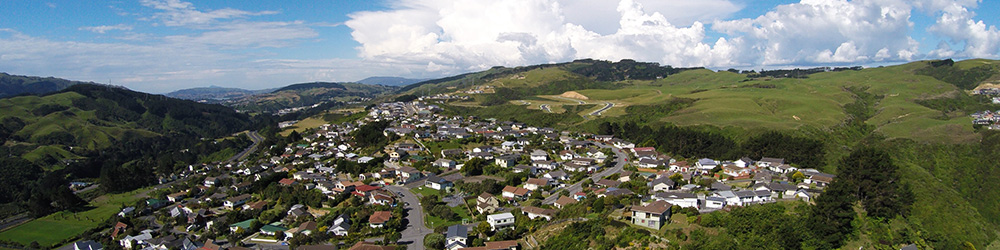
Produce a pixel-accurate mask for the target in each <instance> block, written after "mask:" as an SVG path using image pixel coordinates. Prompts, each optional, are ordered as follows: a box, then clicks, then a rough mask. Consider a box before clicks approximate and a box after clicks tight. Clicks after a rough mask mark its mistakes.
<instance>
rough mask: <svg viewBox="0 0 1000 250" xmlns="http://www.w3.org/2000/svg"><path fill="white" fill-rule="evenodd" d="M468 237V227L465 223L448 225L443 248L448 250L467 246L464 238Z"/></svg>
mask: <svg viewBox="0 0 1000 250" xmlns="http://www.w3.org/2000/svg"><path fill="white" fill-rule="evenodd" d="M468 239H469V228H468V227H465V225H453V226H450V227H448V233H447V234H445V245H444V248H445V249H448V250H456V249H459V248H465V247H466V246H468V243H467V242H466V240H468Z"/></svg>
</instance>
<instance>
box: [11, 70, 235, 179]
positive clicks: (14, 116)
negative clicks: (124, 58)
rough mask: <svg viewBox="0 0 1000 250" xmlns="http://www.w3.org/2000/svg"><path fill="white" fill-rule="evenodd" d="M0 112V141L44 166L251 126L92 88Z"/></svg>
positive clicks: (180, 104) (219, 109)
mask: <svg viewBox="0 0 1000 250" xmlns="http://www.w3.org/2000/svg"><path fill="white" fill-rule="evenodd" d="M0 110H4V112H0V139H2V140H4V141H6V144H5V145H13V147H12V148H17V150H14V151H16V152H19V153H17V154H16V155H21V156H22V157H23V158H25V159H28V160H31V161H33V162H35V163H36V164H39V165H43V166H48V165H52V164H54V163H56V162H59V161H61V160H65V159H74V158H79V157H80V156H81V155H85V154H89V153H90V152H94V151H97V150H103V149H108V148H111V147H115V146H116V145H118V143H120V142H122V141H125V140H128V139H129V138H134V137H158V136H164V135H171V136H187V137H195V138H199V137H204V138H216V137H220V136H227V135H229V134H232V133H234V132H238V131H243V130H246V129H248V128H249V127H250V125H251V121H250V117H249V116H247V115H244V114H239V113H236V112H235V111H233V110H232V109H230V108H227V107H223V106H219V105H209V104H200V103H196V102H192V101H186V100H179V99H173V98H168V97H165V96H162V95H152V94H146V93H140V92H135V91H131V90H127V89H123V88H117V87H110V86H103V85H94V84H76V85H72V86H70V87H68V88H66V89H64V90H62V91H59V92H54V93H50V94H46V95H27V96H17V97H12V98H5V99H0Z"/></svg>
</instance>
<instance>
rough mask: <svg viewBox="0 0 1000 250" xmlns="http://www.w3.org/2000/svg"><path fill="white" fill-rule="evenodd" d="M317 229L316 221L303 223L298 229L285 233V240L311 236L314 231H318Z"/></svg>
mask: <svg viewBox="0 0 1000 250" xmlns="http://www.w3.org/2000/svg"><path fill="white" fill-rule="evenodd" d="M316 228H317V224H316V222H315V221H306V222H302V224H299V226H298V227H296V228H292V229H288V231H285V238H291V237H295V236H296V235H310V234H312V232H313V231H316Z"/></svg>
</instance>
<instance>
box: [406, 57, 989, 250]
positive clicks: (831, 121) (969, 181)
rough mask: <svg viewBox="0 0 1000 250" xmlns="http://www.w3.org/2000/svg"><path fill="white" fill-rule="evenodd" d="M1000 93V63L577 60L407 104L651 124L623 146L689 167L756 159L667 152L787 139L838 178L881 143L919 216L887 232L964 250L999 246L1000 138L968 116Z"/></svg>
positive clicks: (542, 120)
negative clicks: (771, 66) (805, 141)
mask: <svg viewBox="0 0 1000 250" xmlns="http://www.w3.org/2000/svg"><path fill="white" fill-rule="evenodd" d="M998 83H1000V61H993V60H982V59H974V60H965V61H960V62H954V61H951V60H950V59H949V60H938V61H917V62H911V63H906V64H901V65H894V66H885V67H877V68H865V69H862V68H860V67H853V68H817V69H807V70H774V71H767V72H742V71H736V70H727V71H718V72H716V71H711V70H707V69H699V68H687V69H678V68H670V67H667V66H660V65H656V64H649V63H636V62H634V61H627V60H626V61H622V62H615V63H612V62H603V61H593V60H578V61H574V62H570V63H560V64H546V65H536V66H527V67H516V68H503V67H495V68H492V69H489V70H486V71H482V72H473V73H468V74H463V75H458V76H453V77H448V78H442V79H435V80H428V81H424V82H421V83H416V84H413V85H409V86H406V87H404V88H403V89H401V90H400V94H414V95H431V94H446V93H447V94H461V95H469V96H470V97H472V98H470V99H469V100H453V101H447V102H446V101H442V102H441V104H442V106H443V107H444V108H445V109H446V112H451V113H453V114H461V115H475V116H479V117H493V118H497V119H501V120H516V121H520V122H526V123H528V124H532V125H536V126H552V127H556V128H561V129H571V130H583V131H585V132H591V133H609V132H611V133H616V134H622V131H621V130H625V129H626V128H628V129H629V130H636V129H640V128H642V127H643V126H648V127H649V128H650V129H648V130H641V131H643V132H641V133H640V134H639V135H638V136H636V135H633V136H632V137H629V136H624V138H625V139H629V140H633V142H635V143H652V144H651V145H654V146H657V148H658V149H661V150H666V151H665V152H664V153H666V154H668V155H671V156H674V157H680V158H682V159H684V158H690V159H697V158H700V157H712V158H719V159H730V157H739V156H741V155H744V154H746V153H747V152H746V151H745V150H744V149H742V148H739V147H734V148H721V150H717V151H716V152H720V153H717V155H710V154H712V153H708V151H704V152H702V153H698V152H699V151H697V150H695V151H687V152H679V151H678V152H673V151H669V149H670V148H677V147H675V146H676V145H675V144H690V143H695V144H705V145H706V146H709V147H708V148H715V149H720V148H718V147H711V145H708V144H712V143H714V142H722V143H728V144H722V145H740V144H741V143H743V142H745V141H748V140H751V139H752V138H757V136H760V135H765V134H767V133H769V132H772V131H776V132H780V133H782V134H787V135H790V136H794V137H799V138H809V139H815V140H818V141H821V142H822V143H823V145H824V146H823V148H824V150H823V151H824V152H825V156H823V158H824V159H819V160H815V162H818V163H817V165H810V166H800V167H808V168H817V169H821V170H823V171H828V172H833V173H836V172H837V165H838V164H839V160H840V159H841V158H842V157H844V156H846V155H847V154H849V152H851V151H852V150H853V149H856V148H859V147H864V146H877V147H880V148H884V149H886V150H887V151H888V152H891V154H890V155H891V156H892V160H893V161H894V162H895V164H897V165H899V168H900V172H901V176H902V181H903V183H901V185H907V186H909V187H912V190H913V193H914V194H915V201H914V203H913V205H912V208H911V212H910V213H909V215H908V216H906V217H903V218H897V219H892V220H891V221H890V222H887V223H891V224H892V226H891V227H892V228H894V230H895V229H898V228H899V227H906V228H910V230H916V231H918V232H920V233H919V234H921V235H922V236H920V237H921V238H922V239H923V240H926V241H927V242H928V243H929V244H930V245H931V246H934V247H936V248H941V249H951V248H958V247H959V246H961V245H962V244H965V243H969V244H972V245H974V246H976V247H977V248H985V247H986V246H988V245H989V246H992V247H997V246H1000V240H998V235H1000V231H998V230H997V228H1000V184H998V183H997V182H996V181H995V179H1000V173H998V172H997V171H995V170H994V169H992V168H993V167H992V166H995V165H996V164H1000V163H998V162H997V160H995V159H997V158H998V156H997V155H996V153H995V149H996V148H997V147H998V146H997V145H998V143H997V140H998V139H997V138H1000V136H997V133H996V132H994V131H985V130H984V129H976V128H974V127H973V124H972V119H971V118H970V117H969V114H971V113H973V112H977V111H982V110H1000V106H998V105H994V104H991V103H990V102H989V99H988V98H985V97H983V96H977V95H972V92H971V90H973V89H977V88H983V87H997V86H1000V85H998ZM608 124H611V125H612V126H608ZM609 127H611V128H619V129H618V130H617V131H616V130H615V129H610V130H608V128H609ZM676 128H680V129H676ZM657 129H660V131H663V130H662V129H667V131H668V132H666V133H667V134H669V133H687V134H688V135H690V136H699V137H698V138H697V139H689V138H683V136H681V137H679V138H675V139H678V140H677V141H666V140H663V139H661V138H651V137H652V135H651V134H648V133H647V132H651V131H657ZM678 131H680V132H678ZM642 133H647V134H642ZM624 134H629V133H627V132H626V133H624ZM633 134H634V133H633ZM661 134H662V133H661ZM720 136H721V137H720ZM691 152H695V153H691ZM776 157H787V156H776ZM732 159H735V158H732ZM876 234H877V233H874V232H872V231H862V232H861V233H860V236H858V237H856V238H853V239H852V240H851V241H850V242H849V243H848V246H856V245H860V246H865V245H870V244H871V241H874V240H873V238H875V235H876Z"/></svg>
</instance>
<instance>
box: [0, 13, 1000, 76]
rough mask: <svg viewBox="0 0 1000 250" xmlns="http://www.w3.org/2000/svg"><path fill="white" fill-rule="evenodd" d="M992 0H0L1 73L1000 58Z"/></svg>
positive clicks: (302, 72) (419, 72)
mask: <svg viewBox="0 0 1000 250" xmlns="http://www.w3.org/2000/svg"><path fill="white" fill-rule="evenodd" d="M998 23H1000V1H979V0H852V1H847V0H801V1H782V0H489V1H482V0H360V1H355V0H317V1H292V2H289V1H191V2H186V1H181V0H113V1H100V0H98V1H78V0H67V1H45V0H2V1H0V72H7V73H10V74H16V75H32V76H54V77H60V78H66V79H71V80H81V81H93V82H99V83H105V84H114V85H121V86H125V87H128V88H130V89H134V90H139V91H145V92H150V93H166V92H170V91H174V90H178V89H185V88H192V87H205V86H223V87H238V88H244V89H264V88H272V87H279V86H285V85H288V84H293V83H300V82H312V81H338V82H344V81H357V80H360V79H363V78H366V77H369V76H398V77H407V78H421V79H424V78H437V77H444V76H450V75H455V74H460V73H466V72H472V71H479V70H484V69H488V68H490V67H493V66H506V67H516V66H525V65H534V64H543V63H558V62H568V61H572V60H575V59H583V58H591V59H600V60H611V61H618V60H621V59H634V60H638V61H647V62H658V63H660V64H661V65H672V66H675V67H708V68H711V69H728V68H737V69H760V68H791V67H812V66H853V65H867V66H875V65H893V64H899V63H903V62H909V61H914V60H925V59H941V58H955V59H966V58H990V59H997V58H998V57H1000V56H998V55H1000V30H998V28H997V25H998Z"/></svg>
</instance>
